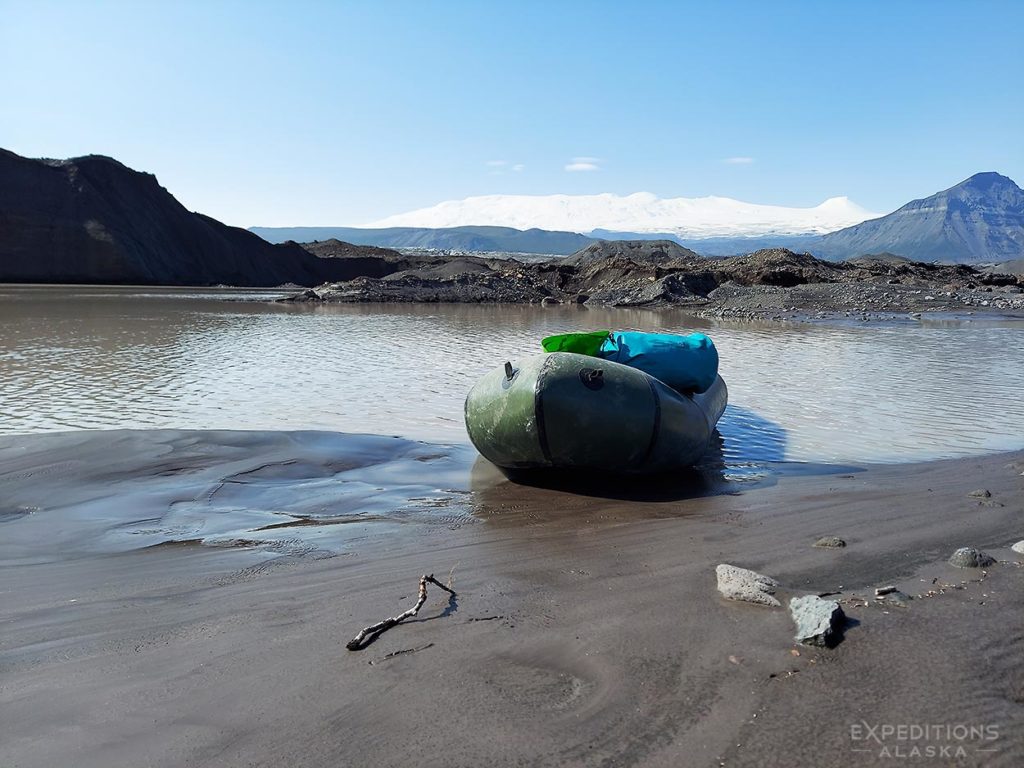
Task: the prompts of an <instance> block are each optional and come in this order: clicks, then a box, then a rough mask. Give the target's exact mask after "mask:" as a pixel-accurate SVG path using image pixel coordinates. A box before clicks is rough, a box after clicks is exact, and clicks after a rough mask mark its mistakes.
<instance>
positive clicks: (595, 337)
mask: <svg viewBox="0 0 1024 768" xmlns="http://www.w3.org/2000/svg"><path fill="white" fill-rule="evenodd" d="M610 335H611V331H590V332H588V333H560V334H558V335H557V336H548V337H547V338H546V339H544V340H543V341H541V343H540V344H541V346H542V347H544V351H545V352H575V353H576V354H577V355H589V356H590V357H597V355H598V352H600V351H601V345H602V344H604V343H605V341H607V340H608V337H609V336H610Z"/></svg>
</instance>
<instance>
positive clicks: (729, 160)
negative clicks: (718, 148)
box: [722, 157, 754, 165]
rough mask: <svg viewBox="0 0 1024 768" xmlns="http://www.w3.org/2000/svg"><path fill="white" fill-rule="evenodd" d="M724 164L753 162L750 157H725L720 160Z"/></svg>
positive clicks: (748, 163)
mask: <svg viewBox="0 0 1024 768" xmlns="http://www.w3.org/2000/svg"><path fill="white" fill-rule="evenodd" d="M722 162H723V163H725V164H726V165H750V164H751V163H752V162H754V158H752V157H727V158H725V160H723V161H722Z"/></svg>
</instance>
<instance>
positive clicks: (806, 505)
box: [0, 431, 1024, 768]
mask: <svg viewBox="0 0 1024 768" xmlns="http://www.w3.org/2000/svg"><path fill="white" fill-rule="evenodd" d="M473 461H474V454H473V453H472V451H470V450H469V449H468V448H466V447H464V446H455V447H452V446H443V445H431V444H429V443H417V442H413V441H407V440H399V439H396V438H385V437H366V436H346V435H339V434H336V433H329V432H320V433H316V432H302V433H286V432H204V431H196V432H181V431H136V432H130V431H113V432H74V433H57V434H50V435H31V436H6V437H2V438H0V568H2V571H0V573H2V575H3V582H2V583H3V586H2V593H3V598H2V600H0V713H2V716H0V766H4V768H8V767H10V768H29V767H33V768H34V767H35V766H76V768H77V767H82V768H86V767H89V766H97V767H102V768H114V767H115V766H133V767H134V766H280V765H289V766H350V765H351V766H362V765H379V766H392V765H408V766H420V765H422V766H480V765H484V764H492V765H523V766H526V765H529V766H548V765H552V766H553V765H581V766H632V765H642V766H673V767H675V766H722V765H725V766H745V765H746V766H776V765H777V766H798V765H800V766H807V765H813V766H859V765H891V764H893V762H894V761H896V762H897V763H899V762H901V761H902V762H909V763H912V764H928V765H985V766H990V765H992V766H1017V765H1020V764H1022V762H1024V666H1022V664H1021V660H1022V659H1024V570H1022V567H1021V563H1020V561H1022V560H1024V555H1022V554H1018V553H1016V552H1014V551H1013V550H1012V549H1011V545H1012V544H1014V543H1015V542H1018V541H1020V540H1021V539H1024V514H1022V513H1024V476H1022V472H1024V454H1020V453H1017V454H1006V453H1003V454H996V455H989V456H986V457H982V458H966V459H957V460H948V461H937V462H930V463H920V464H905V465H892V466H881V465H879V466H856V467H854V466H850V467H832V468H829V467H817V468H812V469H810V470H808V471H805V472H782V473H781V474H779V475H777V476H775V477H774V479H770V480H766V481H764V482H762V483H760V484H742V483H732V482H727V481H725V480H724V479H723V478H721V477H716V476H715V472H714V471H713V470H707V471H702V472H698V473H695V474H694V475H693V476H691V477H688V478H684V479H683V480H682V481H680V482H679V483H675V484H668V485H664V486H659V487H656V488H649V487H648V488H642V489H638V488H633V489H621V492H619V493H615V492H613V491H614V489H613V488H608V489H598V490H592V491H591V492H590V493H589V494H581V493H570V492H568V491H559V490H550V489H548V490H545V489H541V488H534V487H529V486H521V485H513V484H511V483H509V482H508V481H506V480H504V479H503V478H502V476H501V475H500V474H498V473H497V472H496V471H494V470H493V469H491V468H489V467H488V466H486V465H483V464H482V463H480V462H478V463H477V464H476V466H472V467H471V465H472V464H473ZM980 491H987V495H986V494H984V493H980ZM974 492H978V493H974ZM972 493H974V495H972ZM826 536H834V537H838V538H840V539H842V540H843V541H844V542H845V544H846V546H843V547H824V546H817V547H816V546H814V544H815V542H816V541H818V540H819V539H821V538H822V537H826ZM968 546H969V547H976V548H978V549H980V550H983V551H984V552H986V553H988V554H989V555H991V556H992V557H993V558H995V560H996V561H997V562H995V563H994V564H991V565H989V566H987V567H984V568H956V567H953V566H952V565H949V564H948V563H947V559H948V558H949V557H950V555H951V554H952V553H953V552H954V550H956V549H958V548H960V547H968ZM722 563H728V564H731V565H734V566H738V567H741V568H749V569H752V570H755V571H757V572H758V573H761V574H765V575H767V576H770V577H772V578H774V579H775V580H777V581H778V582H779V584H780V586H779V587H778V589H777V591H776V595H775V596H776V597H777V598H778V599H779V600H780V601H781V603H782V606H781V607H777V608H772V607H767V606H762V605H753V604H749V603H744V602H737V601H730V600H726V599H724V598H723V597H721V596H720V595H719V593H718V591H717V590H716V576H715V568H716V566H717V565H719V564H722ZM430 573H433V574H435V575H436V576H437V577H438V579H439V580H440V581H442V582H444V583H447V582H448V579H449V575H450V574H451V577H452V584H453V586H454V589H455V591H456V593H457V596H456V597H454V598H450V597H449V596H448V595H447V594H446V593H444V592H443V591H442V590H440V589H437V588H435V587H430V588H429V590H428V599H427V602H426V604H425V606H424V607H423V609H422V610H421V611H420V612H419V614H418V615H417V616H416V617H415V618H413V619H410V620H408V621H406V622H404V623H402V624H400V625H398V626H396V627H394V628H392V629H390V630H389V631H387V632H385V633H383V634H382V635H380V636H379V637H378V638H377V639H376V641H375V642H372V643H371V644H369V645H368V646H366V647H365V648H364V649H363V650H361V651H355V652H352V651H348V650H346V649H345V644H346V642H348V641H349V640H350V639H351V638H352V637H353V635H355V633H356V632H358V631H359V630H360V629H361V628H363V627H364V626H367V625H369V624H372V623H374V622H376V621H379V620H381V619H383V618H385V617H387V616H393V615H395V614H397V613H400V612H401V611H403V610H405V609H406V608H408V607H411V606H412V605H413V603H414V602H415V600H416V591H417V583H418V581H419V578H420V576H421V575H422V574H430ZM887 587H895V588H896V590H897V591H895V592H893V591H889V592H888V594H886V595H884V596H882V597H881V598H876V594H875V590H876V589H879V588H881V591H883V592H886V591H888V590H886V589H885V588H887ZM824 593H829V594H828V597H829V599H833V600H837V601H838V602H839V603H840V605H841V607H842V609H843V611H844V612H845V614H846V617H847V620H846V624H845V626H844V627H843V628H842V631H841V639H840V642H838V644H837V645H835V647H833V648H821V647H811V646H806V645H802V644H799V643H797V642H795V641H794V631H795V627H794V623H793V620H792V619H791V617H790V615H789V611H788V610H787V608H786V605H787V604H788V601H789V598H790V597H792V596H800V595H807V594H824ZM915 729H916V730H915ZM915 750H916V752H915ZM929 750H930V751H929Z"/></svg>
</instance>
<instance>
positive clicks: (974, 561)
mask: <svg viewBox="0 0 1024 768" xmlns="http://www.w3.org/2000/svg"><path fill="white" fill-rule="evenodd" d="M995 562H996V561H995V558H993V557H991V556H989V555H987V554H986V553H984V552H981V551H979V550H977V549H974V548H973V547H960V549H958V550H957V551H956V552H954V553H953V556H952V557H950V558H949V564H950V565H955V566H956V567H957V568H988V567H989V566H990V565H995Z"/></svg>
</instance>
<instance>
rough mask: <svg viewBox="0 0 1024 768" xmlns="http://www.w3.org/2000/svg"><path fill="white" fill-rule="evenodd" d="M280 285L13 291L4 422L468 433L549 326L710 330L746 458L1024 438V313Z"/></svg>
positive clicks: (935, 452) (961, 449) (982, 449)
mask: <svg viewBox="0 0 1024 768" xmlns="http://www.w3.org/2000/svg"><path fill="white" fill-rule="evenodd" d="M277 295H280V293H279V292H273V291H238V290H215V289H146V288H142V289H140V288H104V287H33V286H6V287H3V288H0V434H20V433H36V432H50V431H63V430H77V429H113V428H123V427H128V428H183V429H217V428H220V429H223V428H230V429H325V430H336V431H345V432H365V433H374V434H385V435H400V436H403V437H410V438H415V439H421V440H427V441H436V442H448V443H451V442H456V443H459V442H461V443H464V442H465V441H466V439H467V438H466V434H465V429H464V426H463V422H462V405H463V399H464V397H465V394H466V392H467V391H468V389H469V388H470V387H471V386H472V384H473V383H474V381H476V379H477V378H478V377H479V376H480V375H481V374H483V373H484V372H485V371H487V370H488V369H490V368H492V367H495V366H499V365H501V364H502V363H503V362H504V361H505V360H506V359H511V360H514V359H516V358H517V357H520V356H522V355H526V354H532V353H534V352H536V351H538V350H539V339H540V338H542V337H543V336H545V335H548V334H551V333H556V332H561V331H570V330H585V329H598V328H635V329H642V330H652V331H654V330H657V331H672V332H686V331H691V330H700V331H703V332H706V333H708V334H710V335H711V336H712V338H713V339H714V341H715V343H716V345H717V346H718V349H719V351H720V354H721V360H722V364H721V372H722V375H723V376H724V377H725V379H726V381H727V383H728V386H729V391H730V407H729V410H728V411H727V413H726V415H725V417H724V419H723V420H722V423H721V425H720V431H721V434H722V437H723V441H722V452H723V455H724V458H725V462H726V465H727V466H728V467H729V468H730V469H731V470H732V471H733V472H734V473H736V474H742V473H744V472H746V471H752V472H756V471H757V468H758V467H763V466H765V465H766V464H769V463H771V462H815V463H851V462H852V463H864V462H894V461H896V462H899V461H914V460H922V459H929V458H940V457H954V456H964V455H971V454H979V453H986V452H992V451H997V450H1005V449H1014V448H1019V447H1020V446H1021V445H1024V398H1021V397H1020V392H1021V391H1022V390H1024V322H1022V321H1019V320H1017V321H1014V320H1004V321H992V320H984V319H982V318H980V317H978V318H965V319H963V320H960V321H956V322H938V321H929V320H927V319H925V320H923V321H921V322H917V321H910V320H908V321H906V322H899V323H887V324H878V323H868V324H846V325H841V324H831V325H823V324H817V325H808V324H796V323H792V324H784V323H743V322H735V321H720V322H718V321H708V320H703V319H697V318H694V317H692V316H688V315H686V314H684V313H681V312H677V311H644V310H600V309H581V308H575V307H545V308H541V307H536V306H479V305H455V306H452V305H414V306H401V305H355V306H339V305H335V306H316V307H313V306H290V305H281V304H274V303H272V301H271V299H272V298H274V297H275V296H277Z"/></svg>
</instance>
